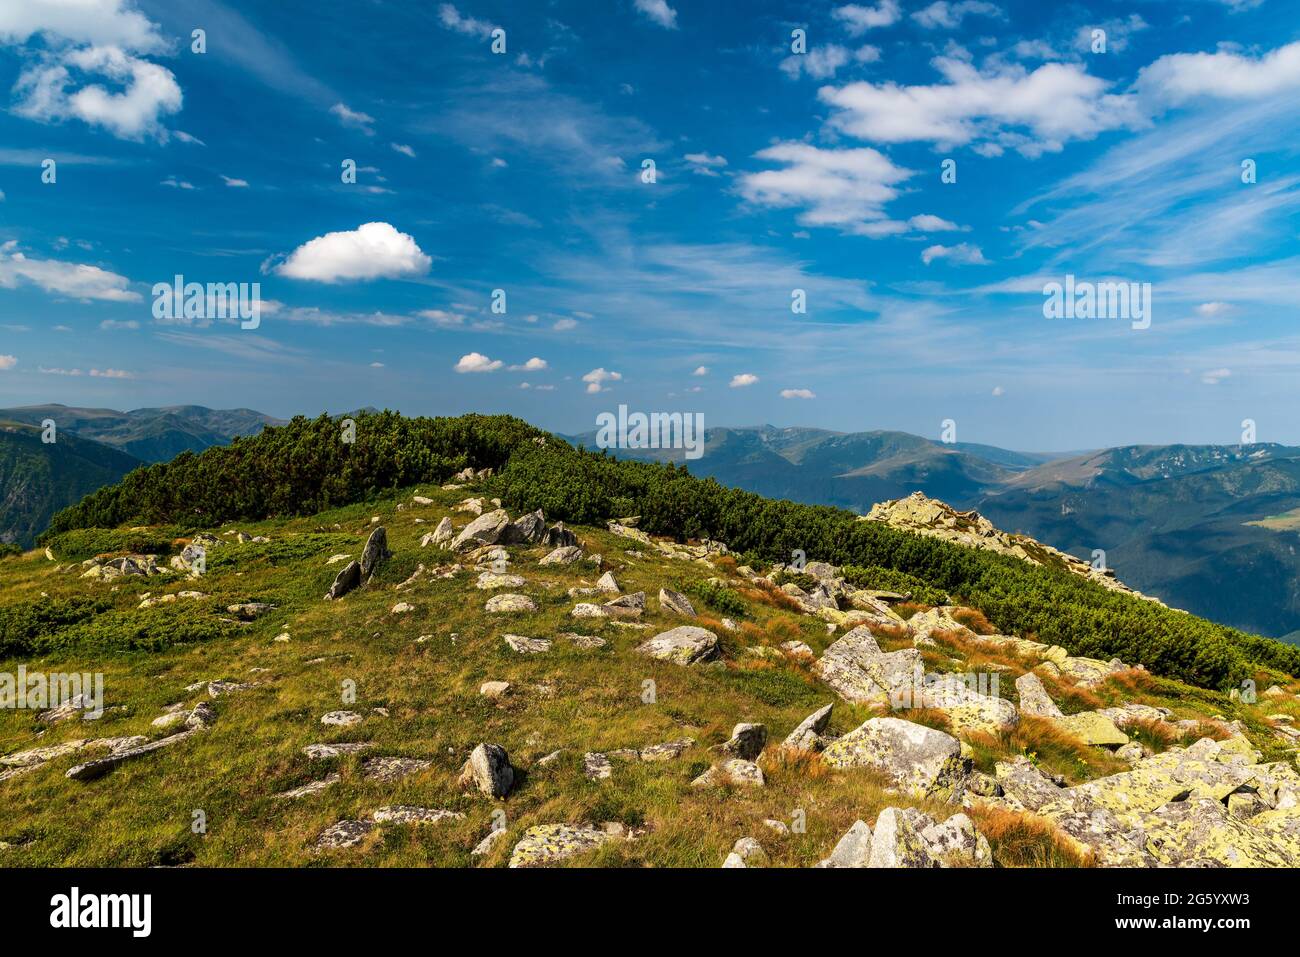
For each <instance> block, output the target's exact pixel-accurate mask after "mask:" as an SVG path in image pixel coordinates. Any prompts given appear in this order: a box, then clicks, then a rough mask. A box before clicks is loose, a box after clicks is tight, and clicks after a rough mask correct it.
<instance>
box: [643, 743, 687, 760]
mask: <svg viewBox="0 0 1300 957" xmlns="http://www.w3.org/2000/svg"><path fill="white" fill-rule="evenodd" d="M693 744H695V739H694V738H682V739H680V740H678V741H665V742H664V743H663V744H652V745H650V747H648V748H642V749H641V751H640V758H641V760H642V761H675V760H677V759H678V758H680V757H681V756H682V755H683V754H685V753H686V749H687V748H689V747H691V746H692V745H693Z"/></svg>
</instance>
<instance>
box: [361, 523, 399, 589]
mask: <svg viewBox="0 0 1300 957" xmlns="http://www.w3.org/2000/svg"><path fill="white" fill-rule="evenodd" d="M392 556H393V553H392V552H390V551H389V550H388V533H387V532H386V531H384V526H382V525H380V526H379V527H378V528H376V529H375V530H374V531H373V532H371V533H370V537H369V538H368V539H366V547H365V548H363V549H362V550H361V580H362V581H366V582H368V581H370V576H372V575H373V574H374V573H375V569H377V568H378V567H379V566H380V565H381V564H382V563H383V562H385V561H387V560H388V559H389V558H391V557H392Z"/></svg>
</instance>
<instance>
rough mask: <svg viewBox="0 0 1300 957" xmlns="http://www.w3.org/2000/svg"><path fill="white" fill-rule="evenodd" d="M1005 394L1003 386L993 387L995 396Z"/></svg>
mask: <svg viewBox="0 0 1300 957" xmlns="http://www.w3.org/2000/svg"><path fill="white" fill-rule="evenodd" d="M1005 392H1006V390H1005V389H1003V388H1002V386H1000V385H995V386H994V387H993V394H994V395H995V396H998V395H1002V394H1004V393H1005Z"/></svg>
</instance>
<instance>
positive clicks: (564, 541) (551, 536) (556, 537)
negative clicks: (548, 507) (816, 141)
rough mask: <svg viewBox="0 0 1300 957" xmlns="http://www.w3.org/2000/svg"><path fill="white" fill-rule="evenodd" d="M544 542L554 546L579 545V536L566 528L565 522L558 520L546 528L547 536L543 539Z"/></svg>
mask: <svg viewBox="0 0 1300 957" xmlns="http://www.w3.org/2000/svg"><path fill="white" fill-rule="evenodd" d="M542 544H544V545H550V546H551V547H552V548H560V547H562V546H569V545H577V544H578V536H577V535H575V534H573V532H572V531H570V530H569V529H567V528H565V527H564V523H563V522H556V523H555V524H554V525H552V526H551V527H550V528H548V529H547V530H546V537H545V538H544V539H543V542H542Z"/></svg>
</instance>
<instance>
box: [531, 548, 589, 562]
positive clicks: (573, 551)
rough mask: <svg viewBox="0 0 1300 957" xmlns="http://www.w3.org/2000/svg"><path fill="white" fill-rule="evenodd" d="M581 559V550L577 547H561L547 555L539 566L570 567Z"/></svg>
mask: <svg viewBox="0 0 1300 957" xmlns="http://www.w3.org/2000/svg"><path fill="white" fill-rule="evenodd" d="M580 558H582V549H581V548H579V547H578V546H577V545H561V546H560V547H559V548H557V549H555V550H554V551H552V552H550V553H549V554H547V555H546V556H545V557H544V558H543V559H542V560H541V561H540V562H538V564H539V565H572V564H573V563H574V562H576V561H578V560H579V559H580Z"/></svg>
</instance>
